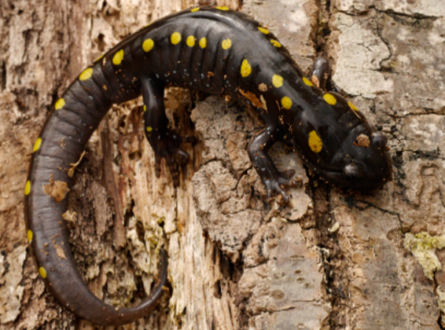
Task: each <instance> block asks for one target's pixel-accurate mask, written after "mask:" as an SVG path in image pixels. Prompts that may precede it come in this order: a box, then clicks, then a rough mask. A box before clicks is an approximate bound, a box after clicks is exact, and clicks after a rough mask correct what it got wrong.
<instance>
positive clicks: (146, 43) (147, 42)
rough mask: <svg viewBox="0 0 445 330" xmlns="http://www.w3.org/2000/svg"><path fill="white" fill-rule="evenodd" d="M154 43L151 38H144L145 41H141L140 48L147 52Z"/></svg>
mask: <svg viewBox="0 0 445 330" xmlns="http://www.w3.org/2000/svg"><path fill="white" fill-rule="evenodd" d="M154 45H155V43H154V41H153V39H150V38H148V39H145V41H144V42H143V43H142V49H143V50H144V52H146V53H148V52H149V51H150V50H151V49H152V48H153V46H154Z"/></svg>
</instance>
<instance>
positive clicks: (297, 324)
mask: <svg viewBox="0 0 445 330" xmlns="http://www.w3.org/2000/svg"><path fill="white" fill-rule="evenodd" d="M194 3H195V2H193V1H191V0H188V1H178V0H169V1H160V0H152V1H142V0H136V1H134V0H133V1H129V0H121V1H116V0H106V1H96V0H90V1H86V0H82V1H80V2H72V1H63V2H59V1H54V0H47V1H44V0H37V1H34V5H32V6H30V5H29V2H28V1H24V0H16V1H7V0H5V1H3V2H0V13H1V18H0V33H1V38H0V44H1V47H2V52H1V53H0V105H1V106H2V109H3V111H1V112H0V135H1V140H0V178H1V179H0V228H1V229H0V252H1V253H0V329H38V328H41V329H78V328H79V329H93V328H94V327H93V326H92V325H90V324H87V323H86V322H84V321H81V320H78V319H77V318H76V317H75V316H74V315H73V314H71V313H70V312H68V311H66V310H64V309H63V308H61V307H60V306H59V305H58V304H57V302H56V301H55V300H54V299H53V297H52V296H51V295H50V294H49V293H48V291H47V290H46V289H45V287H44V284H43V281H42V280H41V279H40V277H39V276H38V271H37V268H36V267H35V265H34V262H33V259H32V256H31V254H30V252H31V251H30V250H29V248H28V244H27V239H26V229H25V220H24V213H23V187H24V183H25V180H26V171H27V167H28V163H29V159H30V154H31V152H32V146H33V144H34V141H35V138H36V137H37V135H38V132H39V130H40V129H41V127H42V125H43V123H44V121H45V118H46V117H47V116H48V111H49V110H50V108H51V105H53V104H54V103H55V101H56V100H57V99H58V96H60V95H61V93H62V92H63V91H64V90H65V88H66V87H67V86H68V84H69V83H70V81H71V80H72V79H73V78H74V77H76V76H77V75H78V74H79V72H80V71H81V70H82V68H84V67H85V66H86V65H87V64H88V63H90V62H91V61H92V60H94V59H95V58H97V57H98V56H99V55H100V54H102V53H103V52H105V51H106V50H108V49H110V48H111V47H112V46H113V45H114V44H116V43H117V42H118V41H119V40H121V39H122V38H124V37H126V36H128V35H129V34H131V33H133V32H135V31H136V30H138V29H139V28H140V27H142V26H144V25H146V24H147V23H148V22H150V21H152V20H155V19H158V18H160V17H162V16H165V15H167V14H169V13H172V12H175V11H179V10H181V9H183V8H185V7H188V6H191V5H193V4H194ZM218 5H227V6H229V7H231V8H235V9H240V10H242V11H244V12H246V13H248V14H250V15H252V16H253V17H254V18H255V19H258V20H259V21H261V22H263V23H264V24H265V25H267V26H268V27H269V28H270V30H271V31H273V32H274V33H275V34H276V35H277V36H278V37H279V38H280V41H281V43H282V44H284V45H285V46H287V47H288V48H289V50H290V52H291V54H292V56H293V57H294V58H295V59H296V60H297V62H298V63H299V64H300V66H301V67H302V69H303V70H304V71H308V70H309V68H310V66H311V64H312V62H313V60H314V58H315V57H316V56H317V55H320V54H323V55H325V56H327V57H328V58H329V59H330V61H331V63H332V64H333V68H334V73H335V74H334V82H335V83H336V85H337V86H338V87H340V88H341V89H342V90H343V91H344V92H345V93H347V94H348V96H349V98H350V100H351V101H352V102H353V103H354V104H355V105H356V106H357V107H358V108H359V109H360V111H362V112H363V113H364V114H365V115H366V116H367V118H368V119H369V121H370V122H371V123H372V124H374V125H375V126H376V127H377V128H378V129H379V130H381V131H383V132H385V134H386V135H387V136H388V140H389V145H390V147H391V156H392V159H393V168H394V181H393V182H390V183H389V184H387V185H386V186H385V187H383V189H382V190H380V191H375V192H372V193H370V194H355V195H351V194H348V193H345V192H342V191H340V190H338V189H337V188H334V187H330V186H326V185H325V184H323V183H322V182H319V181H318V180H317V179H316V178H309V177H308V176H307V175H306V169H305V168H304V167H303V165H302V162H301V160H300V158H299V157H298V155H294V154H292V153H287V152H286V150H284V148H283V146H282V145H280V144H278V145H276V146H274V148H273V151H272V154H273V155H272V157H273V159H276V160H277V166H278V167H279V169H281V170H286V169H292V170H295V171H296V175H297V176H298V177H300V178H301V180H302V183H303V186H302V187H300V188H293V189H291V190H290V194H291V202H290V204H289V205H288V206H286V207H281V206H280V205H278V204H277V203H276V202H272V203H271V204H267V203H266V202H265V189H264V186H263V185H262V183H261V181H260V179H259V177H258V175H257V174H256V172H255V171H254V169H253V167H252V165H251V163H250V161H249V159H248V156H247V153H246V147H247V144H248V142H249V140H250V139H251V137H252V136H254V135H255V134H256V133H257V132H258V131H259V130H260V129H261V127H262V126H263V123H261V122H260V121H259V120H258V119H257V118H256V117H255V115H254V114H253V113H252V112H251V111H249V110H247V111H245V109H243V108H241V107H239V106H236V105H233V104H228V103H226V102H225V101H224V100H222V99H220V98H217V97H213V96H211V97H207V96H203V95H201V94H199V93H189V92H188V91H184V90H182V89H171V90H169V91H168V92H167V94H166V108H167V112H168V116H169V119H170V123H171V125H172V126H174V127H177V128H178V129H179V130H180V131H181V133H182V134H183V135H195V136H197V137H198V140H199V142H198V143H197V144H196V145H190V144H188V145H185V149H186V151H187V152H188V153H189V154H190V155H191V161H190V162H189V164H188V165H187V167H186V168H184V169H183V171H182V177H181V186H180V188H178V189H174V188H173V185H172V182H171V178H170V176H169V172H168V168H167V167H166V166H165V164H164V165H163V167H162V174H161V178H159V179H158V178H156V176H155V173H154V157H153V152H152V150H151V148H150V146H149V144H148V142H147V141H146V139H145V137H144V134H143V124H142V121H141V109H140V105H141V104H142V102H141V100H140V99H137V100H134V101H132V102H129V103H127V104H124V105H116V106H114V107H113V109H112V110H111V111H110V113H109V114H108V115H107V117H106V119H105V120H104V121H103V122H102V123H101V125H100V127H99V129H98V131H97V132H96V133H95V134H94V135H93V137H92V139H91V140H90V142H89V143H88V146H87V150H86V154H85V157H84V158H83V159H82V160H81V162H80V164H78V166H77V167H76V170H75V182H76V183H75V185H74V186H73V187H70V189H71V191H70V192H69V193H68V195H67V198H68V200H69V210H68V211H69V212H68V213H66V219H68V221H69V227H70V229H71V242H70V243H71V246H72V250H73V252H74V255H75V258H76V262H77V265H78V267H79V269H80V271H81V273H82V274H83V275H84V279H85V281H87V282H88V285H89V286H90V288H91V290H92V291H93V292H94V293H95V294H96V295H97V296H98V297H99V298H100V299H103V300H105V301H106V302H107V303H110V304H115V305H117V306H118V305H127V304H129V303H137V302H138V301H140V299H142V298H143V297H144V295H145V294H148V293H149V292H150V288H151V285H152V283H153V282H154V281H155V279H156V273H157V265H158V252H159V249H160V248H161V247H162V248H164V249H166V250H167V251H168V255H169V281H170V283H171V288H170V291H169V292H167V293H166V294H165V295H164V298H163V300H162V302H161V304H160V305H159V307H158V308H157V309H156V310H155V311H154V312H153V313H152V314H151V315H149V316H147V317H145V318H143V319H141V320H138V321H137V322H134V323H133V324H131V325H128V326H125V327H121V329H249V330H260V329H280V330H281V329H344V328H346V329H441V327H444V326H445V322H444V321H443V320H442V318H441V315H442V314H441V312H442V313H443V312H445V307H444V306H445V293H444V292H445V275H444V274H445V272H444V270H443V266H442V265H443V263H444V262H445V254H444V251H443V250H440V249H439V248H440V247H442V244H435V243H434V242H432V240H436V241H435V242H436V243H437V240H440V239H442V238H441V237H442V235H443V231H444V228H445V226H444V221H443V219H444V214H445V207H444V205H445V200H444V198H443V196H445V190H444V189H445V183H444V182H443V179H442V178H443V177H444V174H445V171H444V168H445V163H444V156H443V154H442V148H443V146H444V145H445V143H444V142H445V141H444V140H445V138H444V134H443V133H442V132H443V131H444V127H445V123H444V121H443V115H444V111H445V96H444V95H445V93H444V92H445V83H444V81H445V80H444V77H445V60H444V59H445V18H444V16H445V11H444V10H445V7H444V6H443V3H442V2H441V1H440V0H430V1H427V0H416V1H410V0H402V1H386V0H385V1H381V0H362V1H352V0H334V1H331V2H328V3H326V2H325V1H321V3H318V2H317V1H315V0H296V1H295V0H292V1H291V0H277V1H271V0H269V1H267V0H261V1H257V0H245V1H243V3H242V5H241V3H239V2H238V1H236V0H227V1H225V2H218ZM328 5H329V7H327V6H328ZM256 101H258V102H261V100H256ZM408 233H409V235H407V234H408ZM413 237H416V239H419V240H420V239H422V241H414V240H413ZM406 239H410V241H409V244H408V243H407V240H406ZM419 244H423V245H422V247H423V248H424V250H422V251H423V252H422V253H423V255H422V254H421V253H419V252H418V251H419V250H418V249H419ZM416 249H417V250H416ZM416 251H417V252H416ZM425 255H427V256H429V257H431V258H432V259H433V260H434V267H433V268H428V269H427V266H425V265H428V262H427V261H428V260H423V259H422V260H421V258H422V256H425ZM423 258H425V257H423ZM422 266H423V267H425V269H424V268H422ZM425 274H427V275H425ZM432 276H434V279H433V280H432V279H431V278H432ZM428 277H429V278H428ZM111 328H112V327H110V329H111Z"/></svg>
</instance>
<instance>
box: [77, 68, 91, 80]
mask: <svg viewBox="0 0 445 330" xmlns="http://www.w3.org/2000/svg"><path fill="white" fill-rule="evenodd" d="M92 75H93V68H88V69H85V70H84V71H83V72H82V73H81V74H80V76H79V79H80V80H82V81H84V80H88V79H90V78H91V76H92Z"/></svg>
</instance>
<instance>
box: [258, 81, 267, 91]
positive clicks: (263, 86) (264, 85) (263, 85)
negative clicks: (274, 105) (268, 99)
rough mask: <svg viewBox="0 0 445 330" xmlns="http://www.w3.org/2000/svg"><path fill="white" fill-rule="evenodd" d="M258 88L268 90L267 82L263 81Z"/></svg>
mask: <svg viewBox="0 0 445 330" xmlns="http://www.w3.org/2000/svg"><path fill="white" fill-rule="evenodd" d="M258 90H259V91H260V92H267V85H266V84H265V83H261V84H259V85H258Z"/></svg>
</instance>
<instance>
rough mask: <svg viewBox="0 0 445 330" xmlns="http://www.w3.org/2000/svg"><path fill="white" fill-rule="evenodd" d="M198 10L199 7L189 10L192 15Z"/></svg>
mask: <svg viewBox="0 0 445 330" xmlns="http://www.w3.org/2000/svg"><path fill="white" fill-rule="evenodd" d="M198 10H199V7H196V8H193V9H192V10H191V12H192V13H194V12H197V11H198Z"/></svg>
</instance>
